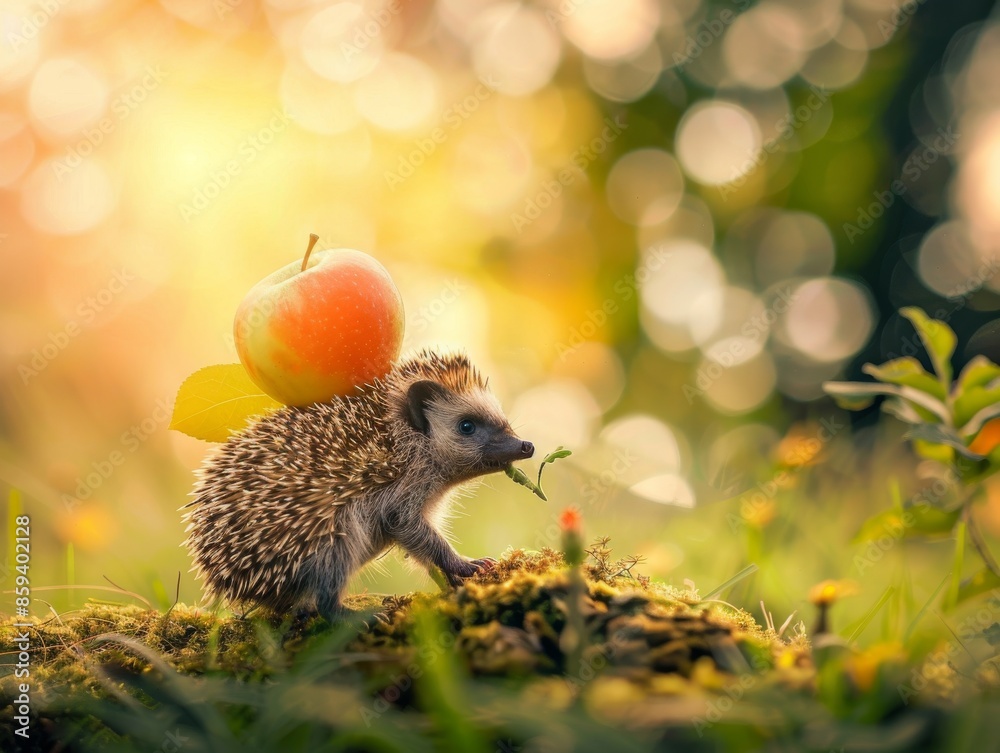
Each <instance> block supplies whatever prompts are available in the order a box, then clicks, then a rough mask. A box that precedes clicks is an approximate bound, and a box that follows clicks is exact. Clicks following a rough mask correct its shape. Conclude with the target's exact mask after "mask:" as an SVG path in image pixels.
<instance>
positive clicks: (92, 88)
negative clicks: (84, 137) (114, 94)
mask: <svg viewBox="0 0 1000 753" xmlns="http://www.w3.org/2000/svg"><path fill="white" fill-rule="evenodd" d="M108 95H109V89H108V84H107V82H106V81H105V80H104V79H103V77H101V76H100V75H99V74H97V73H96V72H95V71H94V70H92V69H91V68H90V67H88V66H86V65H84V64H83V63H81V62H80V61H79V60H74V59H72V58H56V59H54V60H48V61H46V62H45V63H43V64H42V65H41V66H39V68H38V70H37V71H36V72H35V76H34V78H33V79H32V81H31V87H30V88H29V90H28V107H29V109H30V111H31V117H32V120H33V121H34V122H35V124H36V125H38V126H39V127H40V128H42V129H43V130H45V131H48V132H49V133H53V134H56V135H59V136H70V135H73V134H76V133H78V132H80V131H81V130H82V129H83V128H85V127H86V126H88V125H90V124H91V123H93V122H94V121H95V120H97V119H98V118H100V117H101V115H102V114H103V113H104V112H105V110H106V109H107V106H108Z"/></svg>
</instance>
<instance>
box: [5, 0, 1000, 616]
mask: <svg viewBox="0 0 1000 753" xmlns="http://www.w3.org/2000/svg"><path fill="white" fill-rule="evenodd" d="M992 13H993V10H992V3H990V2H983V1H981V0H969V1H968V2H962V3H949V2H943V1H941V0H926V2H920V1H919V0H909V1H908V2H900V1H899V0H785V1H782V0H760V1H759V2H751V1H750V0H733V1H732V2H705V1H704V0H561V1H559V0H550V1H549V2H546V1H545V0H538V1H537V2H526V3H518V2H492V1H490V0H440V1H439V2H423V1H420V0H390V1H389V2H381V1H375V2H363V1H362V0H357V2H330V1H328V0H160V1H159V2H154V1H152V0H66V1H65V2H62V1H61V0H36V1H32V2H29V1H28V0H23V1H22V0H3V4H2V9H0V218H2V219H0V258H2V267H0V270H2V272H0V300H2V305H0V370H2V385H0V484H2V485H3V488H4V491H5V492H10V491H12V490H16V492H17V494H19V495H20V496H19V499H20V501H17V502H15V503H14V504H13V506H12V507H11V508H10V509H11V510H16V509H23V510H25V511H26V512H28V513H29V514H30V515H31V516H32V532H33V547H34V549H33V561H32V574H33V578H32V580H33V583H34V585H35V588H36V589H37V588H38V587H39V586H41V585H52V586H61V585H107V582H106V581H105V580H104V578H107V579H110V580H111V581H113V582H115V583H116V584H118V585H120V586H122V587H124V588H127V589H130V590H133V591H136V592H138V593H140V594H142V595H144V596H146V597H147V598H150V599H151V600H154V601H155V602H157V603H161V604H169V603H170V602H171V601H172V600H173V598H174V584H175V582H176V580H177V574H178V572H180V573H183V575H182V577H181V581H180V583H181V585H180V597H181V599H182V600H183V601H186V602H194V601H196V600H197V599H199V598H200V595H201V591H200V586H199V585H198V584H197V583H196V582H195V581H194V579H193V577H192V576H191V575H190V574H189V573H188V569H189V567H190V561H189V559H188V556H187V554H186V552H185V551H184V550H183V548H181V546H180V544H181V541H182V540H183V538H184V534H183V527H182V525H181V522H180V517H181V516H180V513H179V512H178V508H179V507H180V506H181V505H182V504H184V502H185V501H186V495H187V493H188V492H189V491H190V488H191V484H192V480H193V471H194V470H195V469H196V468H197V467H198V465H199V463H200V462H201V461H202V459H203V458H204V457H205V455H206V453H208V452H210V451H211V446H210V445H207V444H205V443H202V442H199V441H197V440H194V439H191V438H189V437H186V436H184V435H181V434H179V433H177V432H173V431H170V430H168V428H167V425H168V423H169V414H170V409H171V406H172V402H173V398H174V395H175V394H176V390H177V387H178V385H179V384H180V383H181V381H182V380H183V379H184V378H185V377H186V376H187V375H188V374H190V373H191V372H193V371H194V370H196V369H198V368H200V367H202V366H205V365H208V364H213V363H227V362H234V361H235V360H236V354H235V350H234V348H233V341H232V318H233V314H234V312H235V310H236V307H237V305H238V303H239V301H240V300H241V298H242V296H243V295H244V293H245V292H246V291H247V290H248V289H249V288H250V287H251V286H252V285H253V284H254V283H256V282H257V281H258V280H259V279H260V278H262V277H264V276H265V275H267V274H269V273H270V272H272V271H273V270H275V269H277V268H278V267H280V266H282V265H284V264H287V263H288V262H290V261H292V260H294V259H296V258H299V257H300V256H301V254H302V252H303V251H304V248H305V244H306V240H307V236H308V234H309V233H310V232H315V233H317V234H319V235H320V237H321V244H320V248H332V247H340V246H347V247H352V248H358V249H362V250H364V251H367V252H369V253H371V254H373V255H375V256H376V257H377V258H378V259H380V260H381V261H382V262H383V263H384V264H385V265H386V266H387V267H388V268H389V270H390V271H391V273H392V274H393V276H394V278H395V280H396V282H397V284H398V286H399V288H400V289H401V291H402V294H403V298H404V300H405V303H406V307H407V312H408V316H407V319H408V324H407V341H406V346H407V348H408V349H410V348H416V347H420V346H423V345H438V346H443V347H460V348H465V349H466V350H468V351H469V352H470V354H471V355H472V356H473V357H474V359H475V360H476V361H477V362H478V363H479V365H480V366H481V368H482V369H483V370H484V371H485V372H486V373H488V374H489V375H490V376H491V384H493V385H494V386H495V389H496V390H497V392H498V393H499V395H500V397H501V400H502V401H503V403H504V405H505V406H506V407H507V409H508V412H509V413H510V415H511V417H512V419H513V421H514V423H515V426H516V427H517V428H518V429H519V431H520V432H521V433H522V434H523V436H525V437H527V438H530V439H532V440H533V441H534V442H535V443H536V445H538V446H539V447H540V449H541V450H543V451H547V450H549V449H553V448H554V447H555V446H556V445H560V444H562V445H566V446H568V447H570V448H572V449H573V450H574V452H575V454H574V456H573V457H572V458H571V459H569V460H566V461H562V462H561V463H559V464H557V465H555V466H552V467H551V468H550V469H549V470H548V471H547V483H546V486H547V488H548V491H549V493H550V497H551V499H552V502H550V503H549V504H548V505H546V504H544V503H542V502H540V501H539V500H537V499H535V498H534V497H532V496H530V495H529V494H528V493H527V492H525V491H524V490H523V489H520V488H517V487H514V486H513V485H512V484H510V482H509V481H508V480H507V479H505V478H503V477H502V476H497V477H492V478H490V479H489V480H487V481H486V482H485V484H484V485H483V486H481V487H480V488H479V489H478V490H477V491H476V492H475V494H474V495H472V496H471V497H470V498H468V499H466V500H465V512H466V513H467V515H465V516H462V517H459V518H458V519H456V521H455V522H454V524H453V528H454V532H455V535H456V538H457V540H458V542H459V549H460V550H461V551H462V552H463V553H465V554H468V555H472V556H484V555H494V556H495V555H497V554H499V553H500V552H501V551H502V550H503V549H505V548H506V547H508V546H515V547H527V548H538V547H540V546H544V545H554V544H556V543H557V541H558V533H557V528H556V524H555V522H556V515H557V513H558V511H559V509H560V508H561V507H562V506H563V505H565V504H570V503H573V504H577V505H579V507H580V508H581V510H582V511H583V514H584V518H585V521H586V526H587V531H588V533H589V534H592V535H594V536H598V535H600V536H609V537H611V545H612V547H614V548H615V549H616V551H617V552H619V553H620V554H636V555H641V556H644V557H645V558H646V562H645V564H644V565H643V566H642V567H641V568H640V569H641V570H642V571H643V572H645V573H646V574H649V575H654V576H656V577H659V578H663V579H665V580H668V581H671V582H674V583H678V584H679V583H681V582H683V581H684V580H686V579H690V580H693V581H694V582H695V583H696V584H697V585H698V586H700V587H702V588H703V591H705V592H707V591H708V590H710V589H711V587H712V586H715V585H718V584H719V583H720V582H722V581H724V580H725V579H727V578H728V577H730V576H731V575H733V574H734V573H736V572H738V571H739V570H740V569H741V568H743V567H744V566H746V565H747V564H750V563H754V564H757V565H758V566H759V567H760V570H759V572H758V573H757V574H756V575H755V576H754V577H753V578H750V579H747V580H746V581H744V582H742V583H741V584H740V585H739V586H738V587H737V589H736V590H735V591H734V592H733V593H732V594H730V596H729V598H730V600H731V601H733V602H734V603H739V604H740V605H742V606H746V607H747V608H751V609H756V605H757V603H758V601H759V600H761V599H763V600H764V601H765V602H766V603H767V605H768V608H769V609H771V610H772V611H773V612H774V614H775V617H776V619H778V615H779V614H780V615H781V617H780V619H783V618H784V616H785V615H787V614H789V613H791V612H792V611H793V610H797V609H798V610H801V609H803V608H804V605H805V604H806V593H807V591H808V588H809V586H810V585H812V584H813V583H815V582H816V581H817V580H819V579H821V578H825V577H835V578H852V579H855V580H857V581H859V583H860V590H861V592H862V598H858V599H857V600H856V604H857V607H850V606H849V607H847V608H848V609H852V608H854V609H857V610H863V609H866V608H867V606H868V605H870V604H871V602H872V600H874V598H875V597H877V595H878V593H880V591H881V589H882V588H883V587H884V584H885V583H886V582H889V581H890V580H892V579H893V578H897V577H899V574H900V573H904V574H905V576H904V577H905V578H906V579H907V582H912V589H911V591H912V592H911V594H910V596H911V597H912V598H916V599H918V601H920V600H921V597H922V598H926V596H928V595H929V594H930V592H931V591H932V590H933V589H934V587H935V586H936V584H937V582H938V580H939V579H940V576H941V575H942V574H943V573H944V572H945V571H946V568H947V565H944V566H942V564H941V563H942V562H944V561H946V560H947V558H948V557H949V556H950V553H951V551H952V549H951V547H950V545H949V544H947V543H942V544H936V543H934V542H929V543H926V542H925V543H916V544H906V545H900V546H895V542H890V543H891V544H892V545H891V546H888V547H882V545H880V546H879V547H878V548H876V549H875V550H873V549H872V548H871V547H872V544H871V542H864V541H857V540H855V539H854V538H853V537H854V535H855V534H856V533H857V530H858V528H859V526H860V524H861V521H862V520H864V519H865V518H866V517H868V516H869V515H871V514H873V513H875V512H878V511H879V510H881V509H885V508H887V507H888V506H889V505H890V504H891V501H892V498H893V495H894V494H895V495H897V496H903V497H905V496H908V495H912V494H914V493H916V491H918V490H919V488H920V486H921V485H922V484H924V483H928V482H929V480H932V479H931V477H932V475H933V469H929V468H928V467H926V464H923V465H922V464H921V463H920V462H919V461H918V460H917V459H916V458H915V457H913V456H912V455H910V454H909V452H908V451H907V450H906V449H905V448H904V447H902V446H901V445H900V444H899V443H898V442H897V440H898V438H899V436H900V435H901V433H902V432H901V430H900V428H899V426H898V425H896V424H894V423H893V420H892V419H888V418H883V419H882V420H881V421H878V420H877V419H878V415H877V413H876V412H874V411H870V412H868V413H866V414H863V415H861V416H860V417H857V416H848V415H847V414H845V413H843V412H841V411H839V410H838V409H836V408H835V407H834V406H833V404H832V403H831V402H829V401H828V400H827V399H825V398H824V397H823V395H822V390H821V386H820V385H821V384H822V382H823V381H824V380H827V379H833V378H839V377H843V376H847V377H851V378H854V377H857V376H858V375H859V374H860V365H861V364H862V363H864V362H866V361H881V360H885V359H886V358H889V357H891V356H898V355H914V354H917V353H918V351H919V350H920V348H919V345H918V343H917V339H916V337H915V336H914V334H913V332H912V330H911V329H909V325H908V324H907V323H906V322H905V321H902V320H900V318H899V317H898V315H897V314H896V313H895V311H896V309H897V308H898V307H900V306H902V305H920V306H923V307H924V308H925V309H926V310H927V311H928V312H929V313H931V314H932V315H935V316H937V317H938V318H943V319H946V320H947V321H948V322H949V324H950V325H951V326H952V327H954V328H955V329H956V330H957V331H958V333H959V342H960V351H959V353H958V360H959V361H961V362H964V361H965V360H967V359H968V358H969V357H971V355H973V354H975V353H986V354H987V355H991V356H992V357H993V358H997V356H998V351H1000V339H998V338H1000V332H998V330H997V328H995V327H994V326H993V324H992V323H993V322H994V320H995V318H996V312H997V311H1000V274H998V272H1000V262H998V261H996V259H995V254H996V253H997V251H998V249H1000V177H998V176H1000V76H998V75H997V71H998V70H1000V24H998V23H997V21H996V20H995V19H993V15H992ZM527 465H528V466H529V467H532V464H531V463H529V464H527ZM990 496H991V500H990V502H989V504H988V505H987V506H985V507H983V508H982V510H981V511H980V514H981V516H982V523H983V525H984V527H986V529H987V531H989V532H991V534H992V535H995V534H996V533H997V532H998V531H1000V490H997V494H996V495H993V494H992V492H991V495H990ZM15 498H17V495H15ZM876 555H877V556H876ZM859 557H861V558H862V559H861V560H859V559H858V558H859ZM865 563H868V564H867V565H866V564H865ZM382 565H383V568H382V570H381V571H378V570H373V571H370V572H367V573H366V574H365V575H364V576H363V577H362V578H360V579H359V580H358V582H357V584H356V586H355V587H356V589H358V590H361V589H365V588H368V589H371V590H376V591H389V590H393V589H405V588H413V587H419V588H427V587H432V586H431V585H430V581H429V580H428V579H427V578H426V577H425V576H424V575H423V574H421V573H415V572H412V571H410V570H408V569H407V567H406V566H405V565H404V564H403V563H401V562H400V561H398V560H396V559H394V558H386V559H385V560H383V561H382ZM36 595H39V596H43V597H44V598H46V599H47V600H49V601H51V602H52V604H53V605H55V606H56V607H57V608H59V609H66V608H69V607H72V606H73V605H74V604H79V603H81V601H82V600H83V599H85V598H86V597H87V596H91V595H99V594H92V593H88V592H87V591H85V590H83V591H80V590H77V591H70V590H66V589H56V590H53V591H51V592H50V593H48V594H39V593H37V592H36Z"/></svg>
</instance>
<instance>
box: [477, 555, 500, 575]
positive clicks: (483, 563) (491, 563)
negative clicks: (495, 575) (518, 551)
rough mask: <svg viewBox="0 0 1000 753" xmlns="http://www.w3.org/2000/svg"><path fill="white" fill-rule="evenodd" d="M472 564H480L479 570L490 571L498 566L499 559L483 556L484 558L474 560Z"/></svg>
mask: <svg viewBox="0 0 1000 753" xmlns="http://www.w3.org/2000/svg"><path fill="white" fill-rule="evenodd" d="M472 564H473V565H477V566H478V568H479V569H478V570H477V572H489V571H490V570H492V569H493V568H494V567H496V566H497V561H496V560H495V559H493V558H492V557H483V558H482V559H478V560H472Z"/></svg>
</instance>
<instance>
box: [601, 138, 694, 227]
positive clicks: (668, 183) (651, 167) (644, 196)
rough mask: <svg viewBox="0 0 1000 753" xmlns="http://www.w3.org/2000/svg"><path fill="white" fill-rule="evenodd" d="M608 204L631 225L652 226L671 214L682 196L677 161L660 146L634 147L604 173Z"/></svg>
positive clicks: (682, 190) (682, 179)
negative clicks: (657, 147) (634, 148)
mask: <svg viewBox="0 0 1000 753" xmlns="http://www.w3.org/2000/svg"><path fill="white" fill-rule="evenodd" d="M605 192H606V194H607V197H608V206H610V207H611V210H612V211H613V212H614V213H615V214H616V215H618V217H619V218H621V219H622V220H624V221H625V222H628V223H630V224H632V225H652V224H656V223H658V222H663V221H665V220H666V219H667V218H669V217H670V215H671V214H673V212H674V210H675V209H677V206H678V205H679V204H680V202H681V199H682V198H684V176H683V175H682V174H681V170H680V167H678V165H677V160H675V159H674V158H673V156H671V155H670V154H669V153H667V152H665V151H663V150H662V149H637V150H636V151H634V152H629V153H628V154H626V155H625V156H624V157H622V158H620V159H619V160H618V161H617V162H616V163H615V164H614V167H612V168H611V172H610V173H609V174H608V180H607V184H606V186H605Z"/></svg>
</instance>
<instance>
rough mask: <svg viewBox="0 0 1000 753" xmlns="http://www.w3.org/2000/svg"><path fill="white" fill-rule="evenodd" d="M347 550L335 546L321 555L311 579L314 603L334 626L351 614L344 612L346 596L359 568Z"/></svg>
mask: <svg viewBox="0 0 1000 753" xmlns="http://www.w3.org/2000/svg"><path fill="white" fill-rule="evenodd" d="M350 555H351V552H350V551H349V550H348V549H347V547H344V546H333V547H330V548H329V549H328V550H326V551H324V552H321V553H318V554H317V555H316V557H315V558H314V560H313V562H312V567H311V568H310V569H311V573H310V577H309V593H310V595H311V599H310V603H313V604H315V607H316V611H317V612H319V614H320V615H322V616H323V617H325V618H326V621H327V622H329V623H330V624H333V623H334V622H337V621H338V620H341V619H343V618H344V616H345V615H347V614H348V612H349V610H347V609H345V608H344V593H345V591H347V582H348V580H349V578H350V577H351V574H352V573H353V572H354V571H355V569H356V566H355V564H354V562H353V559H352V557H351V556H350Z"/></svg>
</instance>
